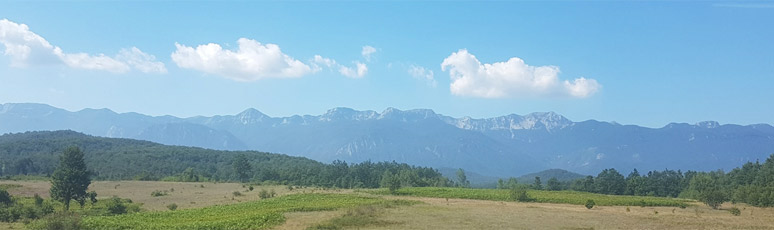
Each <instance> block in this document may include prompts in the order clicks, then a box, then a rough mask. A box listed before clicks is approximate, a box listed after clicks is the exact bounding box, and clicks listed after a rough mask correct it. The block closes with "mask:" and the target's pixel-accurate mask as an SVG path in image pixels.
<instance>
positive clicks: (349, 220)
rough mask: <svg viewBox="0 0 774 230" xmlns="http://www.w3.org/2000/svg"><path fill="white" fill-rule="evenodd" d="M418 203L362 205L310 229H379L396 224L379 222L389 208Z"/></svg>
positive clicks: (385, 202)
mask: <svg viewBox="0 0 774 230" xmlns="http://www.w3.org/2000/svg"><path fill="white" fill-rule="evenodd" d="M418 203H420V202H418V201H408V200H389V201H384V202H382V203H379V204H371V205H361V206H357V207H354V208H350V209H348V210H347V212H346V213H345V214H344V215H343V216H341V217H338V218H334V219H331V220H328V221H325V222H323V223H320V224H316V225H314V226H312V227H309V228H308V229H311V230H323V229H325V230H332V229H352V228H362V227H379V226H388V225H391V224H395V222H391V221H384V220H379V219H378V218H377V217H378V216H379V215H380V214H381V213H383V212H384V211H385V209H388V208H394V207H397V206H406V205H414V204H418Z"/></svg>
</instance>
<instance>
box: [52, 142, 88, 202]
mask: <svg viewBox="0 0 774 230" xmlns="http://www.w3.org/2000/svg"><path fill="white" fill-rule="evenodd" d="M90 176H91V173H90V172H89V171H88V169H86V163H85V162H84V160H83V152H81V149H80V148H78V147H69V148H67V149H66V150H65V151H64V154H63V155H62V156H61V158H60V160H59V167H57V168H56V170H55V171H54V175H52V176H51V198H53V199H54V200H57V201H61V202H62V203H64V209H65V211H67V210H69V209H70V201H71V200H77V201H81V200H85V199H86V197H87V196H86V189H87V188H89V184H91V178H90Z"/></svg>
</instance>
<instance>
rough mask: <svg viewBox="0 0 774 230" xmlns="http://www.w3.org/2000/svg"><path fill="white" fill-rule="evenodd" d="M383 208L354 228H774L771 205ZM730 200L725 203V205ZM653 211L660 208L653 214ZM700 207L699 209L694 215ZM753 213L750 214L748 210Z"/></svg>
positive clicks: (435, 203)
mask: <svg viewBox="0 0 774 230" xmlns="http://www.w3.org/2000/svg"><path fill="white" fill-rule="evenodd" d="M400 199H414V200H420V201H423V202H425V204H419V205H414V206H406V207H400V208H396V209H388V210H385V213H383V214H381V215H379V217H378V220H381V221H388V222H394V223H399V224H395V225H390V226H366V227H358V229H774V222H772V221H771V220H772V218H774V209H772V208H756V207H750V206H746V205H736V207H737V208H739V209H740V210H741V211H742V214H741V215H740V216H734V215H732V214H730V213H729V212H728V211H727V210H713V209H711V208H709V207H706V206H701V205H699V204H697V206H696V207H690V208H686V209H680V208H675V207H639V206H637V207H628V208H629V210H630V211H628V212H627V211H626V208H627V207H625V206H594V208H593V209H591V210H589V209H586V207H584V206H583V205H568V204H547V203H517V202H497V201H482V200H465V199H449V200H448V201H447V200H446V199H443V198H407V197H400ZM730 207H731V205H730V204H728V205H726V206H724V209H729V208H730ZM656 212H657V213H658V214H656ZM697 213H698V215H697ZM751 213H752V215H751Z"/></svg>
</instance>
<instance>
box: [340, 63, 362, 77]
mask: <svg viewBox="0 0 774 230" xmlns="http://www.w3.org/2000/svg"><path fill="white" fill-rule="evenodd" d="M339 73H341V75H344V76H346V77H348V78H362V77H363V76H365V75H366V74H367V73H368V66H366V64H363V63H361V62H355V68H351V67H346V66H343V65H340V66H339Z"/></svg>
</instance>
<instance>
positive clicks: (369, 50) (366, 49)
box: [360, 46, 376, 61]
mask: <svg viewBox="0 0 774 230" xmlns="http://www.w3.org/2000/svg"><path fill="white" fill-rule="evenodd" d="M373 53H376V48H374V47H373V46H363V51H361V52H360V54H361V55H363V58H365V60H366V61H371V54H373Z"/></svg>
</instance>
